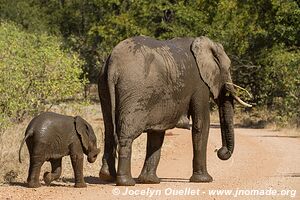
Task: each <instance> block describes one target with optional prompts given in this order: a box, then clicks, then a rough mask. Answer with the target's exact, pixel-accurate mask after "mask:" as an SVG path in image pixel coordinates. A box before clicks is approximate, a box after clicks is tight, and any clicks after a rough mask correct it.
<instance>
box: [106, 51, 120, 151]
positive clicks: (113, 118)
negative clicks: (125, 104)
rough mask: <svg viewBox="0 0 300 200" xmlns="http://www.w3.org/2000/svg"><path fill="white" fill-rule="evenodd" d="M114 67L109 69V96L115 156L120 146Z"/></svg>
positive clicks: (108, 60)
mask: <svg viewBox="0 0 300 200" xmlns="http://www.w3.org/2000/svg"><path fill="white" fill-rule="evenodd" d="M110 58H111V56H109V58H108V59H107V61H106V62H107V63H106V64H109V62H110ZM114 70H115V69H114V67H113V65H111V66H110V68H109V70H108V79H107V80H108V90H109V96H110V101H111V102H110V103H111V121H112V133H113V137H114V156H115V157H117V156H118V148H119V139H118V134H117V130H116V129H117V127H116V93H115V85H116V84H115V82H116V81H115V80H116V79H117V78H116V77H115V73H114Z"/></svg>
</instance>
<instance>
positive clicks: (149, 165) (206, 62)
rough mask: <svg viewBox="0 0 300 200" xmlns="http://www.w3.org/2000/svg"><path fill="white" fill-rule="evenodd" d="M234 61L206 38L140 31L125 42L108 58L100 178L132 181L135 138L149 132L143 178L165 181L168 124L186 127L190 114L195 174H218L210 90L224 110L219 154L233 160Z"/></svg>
mask: <svg viewBox="0 0 300 200" xmlns="http://www.w3.org/2000/svg"><path fill="white" fill-rule="evenodd" d="M229 67H230V60H229V58H228V56H227V55H226V53H225V52H224V50H223V47H222V45H220V44H218V43H214V42H213V41H211V40H210V39H208V38H206V37H198V38H175V39H172V40H168V41H158V40H155V39H152V38H149V37H144V36H139V37H134V38H129V39H127V40H124V41H122V42H121V43H119V44H118V45H117V46H116V47H115V48H114V49H113V51H112V53H111V55H110V56H109V58H108V59H107V61H106V64H105V66H104V67H103V69H102V72H101V73H100V79H99V85H98V86H99V94H100V100H101V107H102V112H103V118H104V124H105V147H104V149H105V150H104V155H103V159H102V167H101V170H100V173H99V175H100V178H101V179H103V180H107V181H113V180H115V179H116V183H117V185H124V186H130V185H134V184H135V181H134V180H133V178H132V176H131V166H130V165H131V148H132V142H133V140H134V139H135V138H137V137H138V136H139V135H140V134H141V133H142V132H147V153H146V159H145V162H144V167H143V169H142V171H141V174H140V176H139V182H141V183H159V182H160V179H159V178H158V177H157V175H156V169H157V166H158V163H159V159H160V152H161V146H162V144H163V140H164V135H165V131H166V130H167V129H171V128H174V127H181V128H188V121H189V120H188V118H189V117H191V118H192V122H193V124H192V143H193V156H194V157H193V174H192V176H191V178H190V181H191V182H210V181H212V177H211V176H210V175H209V174H208V172H207V168H206V147H207V140H208V133H209V124H210V119H209V117H210V116H209V99H210V96H211V95H212V97H213V98H214V99H215V102H216V103H217V104H218V107H219V113H220V122H221V132H222V148H221V149H219V151H218V157H219V158H220V159H222V160H227V159H229V158H230V156H231V154H232V152H233V148H234V132H233V94H234V89H233V87H232V85H231V84H226V82H229V83H232V80H231V76H230V73H229ZM116 146H118V148H116ZM115 150H117V151H118V159H119V160H118V171H117V172H116V169H115V157H114V151H115Z"/></svg>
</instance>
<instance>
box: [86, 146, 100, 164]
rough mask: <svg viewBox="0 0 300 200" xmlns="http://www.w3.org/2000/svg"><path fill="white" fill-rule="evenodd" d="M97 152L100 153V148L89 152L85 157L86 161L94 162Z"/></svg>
mask: <svg viewBox="0 0 300 200" xmlns="http://www.w3.org/2000/svg"><path fill="white" fill-rule="evenodd" d="M99 153H100V149H99V148H97V149H95V150H93V151H91V152H89V154H88V157H87V159H88V162H89V163H94V162H95V161H96V159H97V156H98V154H99Z"/></svg>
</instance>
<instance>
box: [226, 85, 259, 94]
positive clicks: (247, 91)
mask: <svg viewBox="0 0 300 200" xmlns="http://www.w3.org/2000/svg"><path fill="white" fill-rule="evenodd" d="M226 84H228V85H232V86H234V87H237V88H239V89H241V90H243V91H245V92H246V93H247V94H248V95H249V97H250V98H253V95H252V94H251V93H250V92H249V91H248V90H246V89H245V88H242V87H241V86H238V85H236V84H234V83H230V82H226Z"/></svg>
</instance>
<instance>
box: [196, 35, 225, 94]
mask: <svg viewBox="0 0 300 200" xmlns="http://www.w3.org/2000/svg"><path fill="white" fill-rule="evenodd" d="M191 50H192V52H193V54H194V57H195V59H196V63H197V66H198V69H199V73H200V76H201V77H202V79H203V81H204V82H205V83H206V84H207V85H208V87H209V88H210V91H211V93H212V94H213V96H214V99H216V98H218V96H219V93H220V91H221V88H222V86H223V85H224V84H225V82H226V81H231V78H230V75H229V66H230V60H229V58H228V56H227V55H226V53H225V52H224V50H223V47H222V45H221V44H217V43H214V42H213V41H211V40H210V39H209V38H207V37H204V36H202V37H198V38H196V39H195V40H194V42H193V43H192V46H191Z"/></svg>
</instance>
